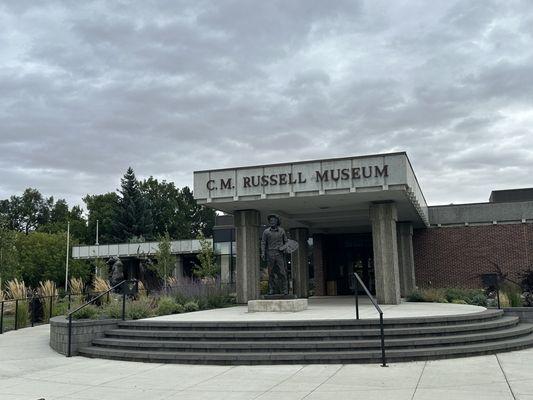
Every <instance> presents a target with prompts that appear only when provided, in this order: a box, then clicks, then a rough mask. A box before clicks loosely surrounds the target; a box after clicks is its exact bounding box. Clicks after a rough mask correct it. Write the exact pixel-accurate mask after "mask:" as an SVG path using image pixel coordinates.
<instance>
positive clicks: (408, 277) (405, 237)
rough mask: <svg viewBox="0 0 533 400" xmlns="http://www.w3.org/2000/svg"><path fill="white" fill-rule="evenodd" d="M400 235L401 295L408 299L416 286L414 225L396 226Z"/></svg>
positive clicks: (400, 223) (399, 224)
mask: <svg viewBox="0 0 533 400" xmlns="http://www.w3.org/2000/svg"><path fill="white" fill-rule="evenodd" d="M396 232H397V235H398V268H399V271H400V294H401V296H402V297H407V295H408V294H409V293H411V292H412V291H413V289H414V288H415V286H416V281H415V260H414V256H413V225H412V224H411V223H410V222H398V223H397V224H396Z"/></svg>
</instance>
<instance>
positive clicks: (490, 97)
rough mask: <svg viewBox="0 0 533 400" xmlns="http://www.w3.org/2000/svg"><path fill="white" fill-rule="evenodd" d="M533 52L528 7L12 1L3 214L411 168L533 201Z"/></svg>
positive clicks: (5, 52)
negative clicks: (16, 208) (354, 161)
mask: <svg viewBox="0 0 533 400" xmlns="http://www.w3.org/2000/svg"><path fill="white" fill-rule="evenodd" d="M532 36H533V2H532V1H531V0H524V1H494V2H492V1H488V0H480V1H457V2H454V1H450V0H445V1H433V0H432V1H427V0H426V1H390V0H386V1H376V0H369V1H355V0H350V1H339V0H335V1H326V0H323V1H310V0H302V1H290V0H280V1H273V0H269V1H263V0H256V1H251V0H246V1H244V0H243V1H224V0H216V1H215V0H213V1H199V0H192V1H176V0H172V1H170V0H169V1H147V0H142V1H135V2H125V1H124V2H123V1H111V0H106V1H64V2H59V1H52V0H47V1H44V2H42V1H34V0H28V1H24V0H7V1H2V2H1V4H0V138H1V141H0V173H1V179H0V198H6V197H8V196H10V195H12V194H16V193H21V192H22V191H23V190H24V189H25V188H26V187H29V186H31V187H35V188H38V189H39V190H41V192H43V193H44V194H45V195H47V196H49V195H54V196H55V197H56V198H57V197H64V198H66V199H67V200H68V201H69V203H70V204H71V205H74V204H82V201H81V198H82V197H83V196H84V195H85V194H87V193H90V194H96V193H104V192H107V191H112V190H114V189H115V188H116V187H117V186H118V185H119V181H120V177H121V176H122V175H123V174H124V172H125V170H126V168H127V167H128V166H129V165H131V166H132V167H133V168H134V170H135V171H136V173H137V175H138V177H140V178H145V177H148V176H150V175H153V176H155V177H157V178H160V179H167V180H172V181H174V182H175V183H176V185H177V186H179V187H181V186H184V185H189V186H192V171H194V170H198V169H214V168H221V167H231V166H241V165H253V164H259V163H268V162H278V161H279V162H282V161H296V160H306V159H315V158H328V157H337V156H350V155H361V154H369V153H381V152H391V151H407V153H408V155H409V157H410V159H411V162H412V164H413V167H414V169H415V173H416V174H417V176H418V179H419V181H420V184H421V187H422V190H423V192H424V194H425V196H426V199H427V201H428V203H429V204H447V203H451V202H454V203H461V202H476V201H487V200H488V197H489V194H490V191H491V190H493V189H502V188H517V187H528V186H533V179H532V175H533V38H532Z"/></svg>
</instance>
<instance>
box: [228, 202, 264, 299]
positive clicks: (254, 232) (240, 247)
mask: <svg viewBox="0 0 533 400" xmlns="http://www.w3.org/2000/svg"><path fill="white" fill-rule="evenodd" d="M233 217H234V219H235V242H236V243H235V245H236V247H237V269H236V281H237V282H236V283H237V285H236V286H237V303H240V304H243V303H247V302H248V300H255V299H258V298H259V295H260V291H259V276H260V275H259V226H260V224H261V218H260V214H259V211H257V210H238V211H235V213H234V214H233Z"/></svg>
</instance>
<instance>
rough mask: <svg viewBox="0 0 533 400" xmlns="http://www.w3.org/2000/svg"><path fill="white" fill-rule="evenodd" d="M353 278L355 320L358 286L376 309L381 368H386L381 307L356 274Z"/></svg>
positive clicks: (357, 307) (357, 312) (357, 308)
mask: <svg viewBox="0 0 533 400" xmlns="http://www.w3.org/2000/svg"><path fill="white" fill-rule="evenodd" d="M353 276H354V297H355V318H356V319H359V296H358V294H359V293H358V292H359V285H361V287H362V288H363V290H364V291H365V293H366V295H367V296H368V298H369V299H370V301H371V302H372V304H373V305H374V307H375V308H376V310H377V312H378V313H379V332H380V337H381V366H382V367H386V366H387V358H386V357H385V331H384V328H383V311H382V310H381V307H380V306H379V305H378V302H377V301H376V299H374V296H372V295H371V294H370V292H369V290H368V288H367V287H366V285H365V284H364V283H363V281H362V280H361V278H359V275H357V272H354V273H353Z"/></svg>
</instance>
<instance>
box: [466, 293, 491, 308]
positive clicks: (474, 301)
mask: <svg viewBox="0 0 533 400" xmlns="http://www.w3.org/2000/svg"><path fill="white" fill-rule="evenodd" d="M468 304H471V305H473V306H481V307H487V296H486V295H485V294H484V293H482V292H479V293H477V294H475V295H474V296H472V297H471V298H470V299H469V302H468Z"/></svg>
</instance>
